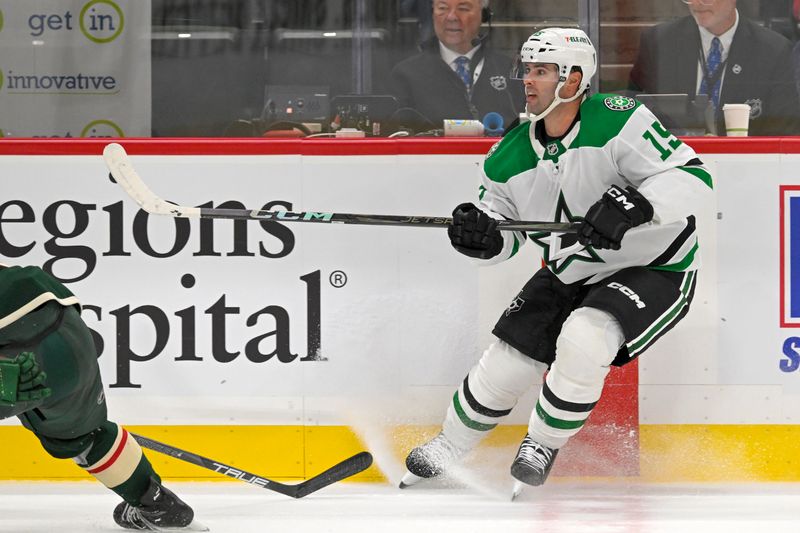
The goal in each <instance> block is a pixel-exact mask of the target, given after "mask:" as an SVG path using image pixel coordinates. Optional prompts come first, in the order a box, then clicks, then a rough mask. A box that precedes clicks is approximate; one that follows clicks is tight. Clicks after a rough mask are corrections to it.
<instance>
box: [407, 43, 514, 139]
mask: <svg viewBox="0 0 800 533" xmlns="http://www.w3.org/2000/svg"><path fill="white" fill-rule="evenodd" d="M481 57H483V58H484V63H483V69H482V70H481V74H480V76H479V77H478V80H477V81H476V82H475V84H474V86H473V88H472V94H471V96H470V95H468V94H467V88H466V87H465V86H464V83H463V82H462V81H461V79H460V78H459V77H458V75H456V73H455V72H453V69H451V68H450V66H449V65H448V64H447V63H445V62H444V61H443V60H442V58H441V56H440V55H439V41H438V40H436V39H435V38H434V39H431V40H429V41H428V42H426V43H425V44H424V45H423V51H422V52H421V53H419V54H417V55H414V56H412V57H409V58H407V59H404V60H403V61H401V62H400V63H398V64H397V65H396V66H395V67H394V69H392V73H391V81H392V89H391V92H392V93H393V94H394V95H395V97H396V98H397V100H398V103H399V105H400V107H411V108H413V109H416V110H417V111H418V112H420V113H422V115H424V116H425V117H426V118H427V119H428V120H430V121H431V122H432V123H433V127H436V128H441V127H442V120H443V119H449V118H452V119H475V120H482V119H483V117H484V116H485V115H486V113H489V112H490V111H494V112H496V113H500V114H501V115H502V116H503V119H504V120H505V125H506V126H508V125H509V124H510V123H511V122H512V121H513V120H514V119H515V118H518V117H519V113H520V112H521V111H522V110H523V106H524V103H525V91H524V89H523V87H522V82H521V81H520V80H512V79H509V74H510V73H511V60H510V59H509V58H507V57H505V56H503V55H501V54H499V53H497V52H494V51H493V50H491V49H489V48H488V47H487V44H486V43H484V44H483V46H481V47H480V48H479V49H478V51H477V53H476V54H475V56H474V57H473V60H472V62H471V64H470V68H471V69H470V72H474V70H473V69H474V68H475V66H477V64H478V62H479V61H480V58H481Z"/></svg>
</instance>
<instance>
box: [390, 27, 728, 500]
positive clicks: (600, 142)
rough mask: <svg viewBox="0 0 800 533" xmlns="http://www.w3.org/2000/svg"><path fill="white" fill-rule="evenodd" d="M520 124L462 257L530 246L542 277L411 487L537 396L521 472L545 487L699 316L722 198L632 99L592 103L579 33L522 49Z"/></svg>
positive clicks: (461, 244)
mask: <svg viewBox="0 0 800 533" xmlns="http://www.w3.org/2000/svg"><path fill="white" fill-rule="evenodd" d="M519 59H520V61H519V77H521V78H522V79H523V82H524V85H525V94H526V103H527V113H528V116H529V118H530V119H531V120H530V122H525V123H522V124H520V125H519V126H517V127H516V128H514V129H513V130H512V131H510V132H509V133H508V134H507V135H506V136H505V137H504V138H503V139H502V140H501V141H500V142H498V143H497V144H495V145H494V146H493V147H492V149H491V150H490V151H489V153H488V154H487V156H486V159H485V160H484V162H483V164H482V166H481V170H482V173H481V185H480V187H479V195H478V199H479V202H478V205H477V206H476V205H473V204H471V203H466V204H461V205H459V206H458V207H456V208H455V210H454V211H453V223H452V226H451V227H450V228H449V229H448V234H449V237H450V240H451V244H452V245H453V247H454V248H455V249H456V250H458V251H459V252H461V253H463V254H464V255H467V256H469V257H471V258H474V259H475V260H477V261H478V262H480V263H482V264H494V263H499V262H500V261H503V260H506V259H508V258H510V257H512V256H514V255H515V254H516V253H517V251H518V250H519V248H520V246H521V245H522V244H523V243H524V242H525V241H527V240H531V241H533V242H534V243H535V244H537V245H538V246H540V247H541V249H542V257H543V259H544V262H545V263H546V266H545V267H543V268H542V269H540V270H539V271H538V272H536V274H535V275H534V276H533V277H532V278H531V279H530V280H529V281H528V282H527V283H526V284H525V286H524V287H523V288H522V290H521V291H520V293H519V294H518V295H517V297H516V298H515V299H514V301H513V302H511V304H510V305H509V307H508V309H507V310H506V311H505V312H504V313H503V314H502V315H501V317H500V319H499V320H498V322H497V324H496V326H495V328H494V330H493V334H494V335H495V336H496V337H497V338H496V339H495V341H494V343H493V344H491V345H490V346H489V348H488V349H487V350H486V351H484V352H483V355H482V356H481V358H480V360H479V361H478V362H477V364H476V365H475V366H474V367H473V368H472V369H471V370H470V371H469V373H468V375H467V376H466V378H465V379H464V381H463V382H462V384H461V385H460V386H459V388H458V391H457V392H456V394H455V395H454V396H453V399H452V401H451V403H450V405H449V407H448V410H447V414H446V417H445V420H444V424H443V427H442V430H441V432H440V433H439V435H438V436H437V437H435V438H434V439H433V440H431V441H429V442H427V443H425V444H423V445H421V446H419V447H416V448H414V449H413V450H411V452H410V453H409V455H408V457H407V458H406V466H407V468H408V472H407V473H406V475H405V476H404V477H403V480H402V482H401V484H400V486H401V488H402V487H405V486H408V485H410V484H412V483H415V482H417V481H419V480H420V479H421V478H430V477H435V476H438V475H439V474H441V473H443V472H444V471H445V470H446V469H447V468H448V466H450V465H451V464H452V463H453V462H454V461H457V460H458V459H460V458H461V457H462V456H463V455H464V454H466V453H467V452H468V451H469V450H471V449H473V448H474V447H475V446H476V445H477V443H478V442H479V441H480V440H481V439H482V438H483V437H484V436H485V435H486V434H487V433H488V432H489V431H490V430H491V429H492V428H494V427H495V426H497V424H498V423H499V422H501V421H502V420H503V418H504V417H505V416H506V415H508V414H509V413H510V412H511V409H512V408H513V407H514V406H515V404H516V402H517V400H518V399H519V397H520V396H522V395H523V394H524V393H525V392H526V391H527V390H528V389H529V388H530V387H531V386H533V385H534V383H541V382H542V376H543V375H544V373H545V371H547V370H548V369H549V372H547V377H546V379H545V380H544V383H543V384H542V389H541V392H540V394H539V398H538V402H537V403H536V406H535V408H534V409H533V412H532V413H531V416H530V422H529V425H528V433H527V435H526V436H525V438H524V439H523V441H522V443H521V444H520V447H519V451H518V452H517V456H516V458H515V459H514V461H513V463H512V464H511V475H512V477H513V478H515V479H516V480H517V482H516V485H515V489H514V490H515V495H516V494H517V493H518V491H519V490H521V487H522V486H523V485H522V484H527V485H541V484H542V483H544V482H545V480H546V479H547V476H548V474H549V472H550V470H551V468H552V466H553V462H554V461H555V459H556V456H557V454H558V450H559V449H560V448H561V447H562V446H564V445H565V444H566V443H567V441H568V440H569V438H570V437H572V436H573V435H575V434H576V433H577V432H578V431H579V430H580V429H581V427H582V426H583V425H584V423H585V422H586V419H587V418H588V417H589V415H590V414H591V412H592V409H593V408H594V406H595V405H596V404H597V402H598V400H599V399H600V395H601V393H602V390H603V384H604V380H605V378H606V375H607V374H608V372H609V367H610V366H611V365H614V366H622V365H625V364H627V363H629V362H630V361H632V360H633V359H635V358H636V357H638V356H639V355H640V354H641V353H642V352H644V351H645V350H646V349H647V348H648V347H650V346H651V345H652V344H653V343H654V342H655V341H656V340H657V339H658V338H659V337H660V336H661V335H663V334H664V333H665V332H666V331H668V330H669V329H671V328H672V327H673V326H674V325H675V324H676V323H677V322H678V321H679V320H681V318H683V316H684V315H685V314H686V312H687V311H688V309H689V304H690V303H691V301H692V296H693V294H694V288H695V274H696V271H697V269H698V267H699V266H700V256H699V253H698V239H697V234H696V231H695V215H696V214H697V213H698V212H700V211H701V210H702V209H704V208H705V207H707V206H708V205H709V202H711V201H712V199H713V192H712V179H711V175H710V174H709V172H708V170H707V169H706V167H705V166H704V165H703V163H702V161H700V159H699V158H698V157H697V154H696V153H695V152H694V151H693V150H692V149H691V148H690V147H688V146H687V145H685V144H684V143H683V142H681V141H680V140H679V139H677V138H676V137H675V136H673V135H672V134H671V133H670V132H669V131H667V130H666V129H664V127H663V126H662V125H661V123H660V122H659V121H658V119H657V118H656V117H655V116H654V115H653V114H652V113H651V112H650V111H649V110H648V109H647V108H646V107H644V106H643V105H641V104H640V103H639V102H637V101H636V100H634V99H631V98H627V97H624V96H618V95H611V94H595V95H591V96H590V95H589V94H588V88H589V83H590V80H591V78H592V76H593V75H594V74H595V72H596V69H597V63H596V53H595V49H594V47H593V45H592V43H591V42H590V40H589V38H588V37H587V36H586V34H585V33H584V32H582V31H580V30H577V29H564V28H550V29H545V30H542V31H539V32H536V33H534V34H533V35H531V36H530V37H529V38H528V40H527V42H526V43H525V44H524V45H523V46H522V49H521V51H520V58H519ZM501 219H512V220H552V221H556V222H580V223H581V225H580V230H579V232H578V234H577V235H575V234H555V233H529V234H527V235H526V234H525V233H523V232H515V233H510V232H502V233H501V232H500V231H498V230H497V228H496V221H497V220H501Z"/></svg>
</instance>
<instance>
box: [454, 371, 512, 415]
mask: <svg viewBox="0 0 800 533" xmlns="http://www.w3.org/2000/svg"><path fill="white" fill-rule="evenodd" d="M464 398H466V399H467V404H468V405H469V407H470V409H472V410H473V411H475V412H476V413H478V414H479V415H483V416H490V417H492V418H500V417H501V416H506V415H507V414H508V413H510V412H511V409H503V410H502V411H500V410H497V409H489V408H488V407H486V406H483V405H481V404H480V403H478V400H476V399H475V396H473V395H472V392H470V390H469V376H467V377H465V378H464Z"/></svg>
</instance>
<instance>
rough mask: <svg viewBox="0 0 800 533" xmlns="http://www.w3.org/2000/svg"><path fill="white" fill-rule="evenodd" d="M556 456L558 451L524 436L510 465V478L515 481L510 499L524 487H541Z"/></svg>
mask: <svg viewBox="0 0 800 533" xmlns="http://www.w3.org/2000/svg"><path fill="white" fill-rule="evenodd" d="M556 455H558V449H553V448H548V447H547V446H543V445H541V444H539V443H538V442H536V441H534V440H533V439H532V438H531V437H530V435H525V438H524V439H522V444H520V445H519V450H518V451H517V457H516V459H514V462H513V463H511V476H512V477H513V478H514V479H515V480H516V482H515V483H514V489H513V492H512V495H511V499H512V500H514V498H516V497H517V496H519V494H520V493H521V492H522V489H523V488H524V487H525V485H532V486H534V487H538V486H539V485H542V484H543V483H544V482H545V480H546V479H547V476H548V475H549V474H550V469H551V468H552V467H553V463H554V462H555V460H556Z"/></svg>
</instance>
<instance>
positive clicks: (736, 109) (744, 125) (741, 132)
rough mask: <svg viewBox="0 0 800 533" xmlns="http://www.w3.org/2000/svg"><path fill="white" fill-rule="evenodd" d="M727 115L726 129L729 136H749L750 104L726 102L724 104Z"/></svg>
mask: <svg viewBox="0 0 800 533" xmlns="http://www.w3.org/2000/svg"><path fill="white" fill-rule="evenodd" d="M722 113H723V114H724V115H725V130H726V131H727V133H728V137H747V130H748V129H749V127H750V105H749V104H725V105H724V106H722Z"/></svg>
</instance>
